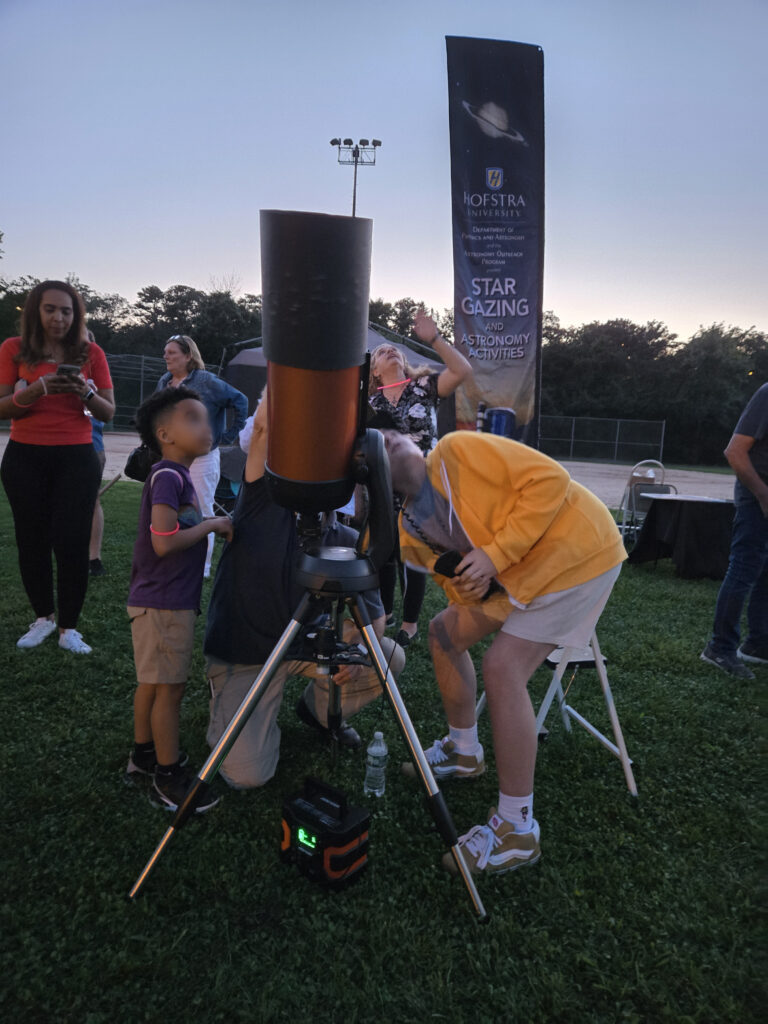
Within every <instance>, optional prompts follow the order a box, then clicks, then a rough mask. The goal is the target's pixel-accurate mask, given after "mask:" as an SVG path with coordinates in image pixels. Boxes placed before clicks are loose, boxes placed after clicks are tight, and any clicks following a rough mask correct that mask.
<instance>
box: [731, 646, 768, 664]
mask: <svg viewBox="0 0 768 1024" xmlns="http://www.w3.org/2000/svg"><path fill="white" fill-rule="evenodd" d="M736 655H737V657H739V658H741V660H742V661H751V662H752V663H753V664H754V665H768V647H759V646H758V645H757V644H753V643H752V641H751V640H745V641H744V643H743V644H742V645H741V647H740V648H739V649H738V651H737V652H736Z"/></svg>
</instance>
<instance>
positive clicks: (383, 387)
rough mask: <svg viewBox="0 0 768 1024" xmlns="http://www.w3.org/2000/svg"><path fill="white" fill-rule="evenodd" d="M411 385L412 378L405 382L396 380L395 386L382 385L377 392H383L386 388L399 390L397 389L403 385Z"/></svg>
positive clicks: (406, 379) (407, 378)
mask: <svg viewBox="0 0 768 1024" xmlns="http://www.w3.org/2000/svg"><path fill="white" fill-rule="evenodd" d="M410 383H411V378H410V377H406V378H405V380H396V381H395V383H394V384H380V385H379V386H378V387H377V388H376V390H377V391H383V390H384V389H385V388H397V387H400V385H401V384H410Z"/></svg>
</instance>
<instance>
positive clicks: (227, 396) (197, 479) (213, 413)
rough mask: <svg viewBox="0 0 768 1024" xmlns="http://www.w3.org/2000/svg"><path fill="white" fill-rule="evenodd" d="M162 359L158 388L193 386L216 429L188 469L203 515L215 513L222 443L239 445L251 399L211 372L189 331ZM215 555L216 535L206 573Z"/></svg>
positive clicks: (176, 338)
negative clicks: (204, 451) (230, 413)
mask: <svg viewBox="0 0 768 1024" xmlns="http://www.w3.org/2000/svg"><path fill="white" fill-rule="evenodd" d="M163 358H164V359H165V365H166V366H167V367H168V372H167V373H164V374H163V376H162V377H161V378H160V380H159V381H158V382H157V387H156V389H155V390H156V391H162V390H163V388H176V387H179V386H180V385H182V384H183V385H184V386H185V387H188V388H192V390H193V391H196V392H197V393H198V395H199V396H200V401H201V402H202V403H203V405H204V406H205V408H206V409H207V410H208V417H209V419H210V421H211V429H212V430H213V443H212V445H211V450H210V451H209V452H208V454H207V455H202V456H200V458H198V459H195V461H194V462H193V463H192V466H191V468H190V470H189V472H190V476H191V477H192V483H193V484H194V485H195V490H196V491H197V496H198V498H199V499H200V508H201V510H202V513H203V515H204V516H212V515H213V498H214V495H215V494H216V487H217V485H218V483H219V477H220V476H221V464H220V458H219V445H222V444H237V437H238V434H239V433H240V430H241V429H242V427H243V426H244V424H245V418H246V416H247V415H248V399H247V398H246V397H245V395H244V394H243V393H242V391H238V390H237V388H233V387H232V385H231V384H227V382H226V381H225V380H222V379H221V377H217V376H216V375H215V374H213V373H209V372H208V370H206V368H205V363H204V362H203V357H202V356H201V355H200V349H199V348H198V347H197V345H196V344H195V342H194V341H193V340H192V339H191V338H190V337H189V336H188V335H186V334H174V335H173V337H171V338H169V339H168V341H167V342H166V345H165V348H164V349H163ZM227 409H232V410H234V417H233V419H232V425H231V426H230V427H229V429H227ZM212 557H213V534H211V535H210V536H209V537H208V549H207V551H206V555H205V566H204V568H203V575H204V576H205V577H206V579H207V578H208V577H209V576H210V575H211V559H212Z"/></svg>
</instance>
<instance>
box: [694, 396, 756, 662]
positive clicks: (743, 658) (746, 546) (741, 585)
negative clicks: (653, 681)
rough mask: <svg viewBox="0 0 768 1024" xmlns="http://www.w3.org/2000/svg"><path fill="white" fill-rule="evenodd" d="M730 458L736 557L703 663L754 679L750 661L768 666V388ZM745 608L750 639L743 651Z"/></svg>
mask: <svg viewBox="0 0 768 1024" xmlns="http://www.w3.org/2000/svg"><path fill="white" fill-rule="evenodd" d="M725 457H726V459H727V460H728V464H729V465H730V467H731V469H732V470H733V471H734V473H735V474H736V484H735V487H734V502H735V505H736V512H735V515H734V517H733V534H732V536H731V555H730V558H729V560H728V571H727V572H726V574H725V579H724V580H723V582H722V585H721V587H720V592H719V593H718V595H717V604H716V605H715V622H714V625H713V627H712V637H711V639H710V641H709V643H708V644H707V646H706V647H705V648H704V650H703V651H702V653H701V659H702V661H706V662H708V663H709V664H710V665H714V666H715V667H716V668H719V669H721V670H722V671H723V672H727V673H728V674H729V675H732V676H735V677H737V678H738V679H754V678H755V676H754V673H753V672H751V671H750V669H748V668H747V666H746V665H745V664H744V662H750V663H752V664H755V665H768V384H763V386H762V387H760V388H758V389H757V391H756V392H755V394H754V395H753V396H752V398H751V399H750V401H749V403H748V405H747V407H746V408H745V410H744V412H743V413H742V414H741V417H740V419H739V422H738V423H737V424H736V429H735V430H734V432H733V436H732V437H731V440H730V441H729V442H728V447H727V448H726V449H725ZM747 602H748V603H747ZM745 604H747V626H748V629H749V635H748V636H747V639H746V640H745V641H744V642H743V643H742V644H741V646H739V640H740V638H741V632H740V624H741V614H742V612H743V610H744V605H745Z"/></svg>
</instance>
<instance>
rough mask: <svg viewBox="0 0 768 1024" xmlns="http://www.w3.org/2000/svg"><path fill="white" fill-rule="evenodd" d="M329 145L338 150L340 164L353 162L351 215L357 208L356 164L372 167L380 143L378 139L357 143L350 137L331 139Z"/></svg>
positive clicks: (363, 140)
mask: <svg viewBox="0 0 768 1024" xmlns="http://www.w3.org/2000/svg"><path fill="white" fill-rule="evenodd" d="M331 145H332V146H336V148H337V149H338V151H339V163H340V164H354V166H355V174H354V177H353V179H352V216H353V217H354V216H355V211H356V209H357V165H358V164H362V165H363V166H366V165H367V166H369V167H372V166H373V165H374V164H375V163H376V150H377V149H378V148H379V146H380V145H381V140H380V139H371V141H370V142H369V141H368V139H360V141H359V142H358V143H355V142H353V141H352V139H331Z"/></svg>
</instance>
